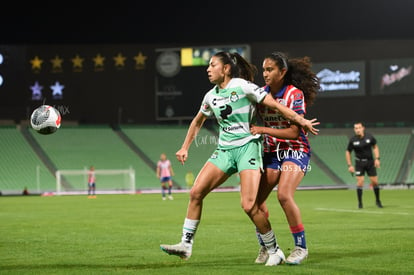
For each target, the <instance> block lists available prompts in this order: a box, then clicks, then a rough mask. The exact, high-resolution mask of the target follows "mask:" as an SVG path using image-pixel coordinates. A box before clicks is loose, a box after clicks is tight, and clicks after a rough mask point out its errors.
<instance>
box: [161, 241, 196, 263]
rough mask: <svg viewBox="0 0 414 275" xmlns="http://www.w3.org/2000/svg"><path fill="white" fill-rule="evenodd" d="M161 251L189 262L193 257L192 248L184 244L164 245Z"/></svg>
mask: <svg viewBox="0 0 414 275" xmlns="http://www.w3.org/2000/svg"><path fill="white" fill-rule="evenodd" d="M160 247H161V250H162V251H164V252H165V253H167V254H169V255H175V256H178V257H180V258H181V259H183V260H188V259H189V258H190V257H191V252H192V247H191V246H185V245H184V244H183V243H178V244H171V245H169V244H162V245H160Z"/></svg>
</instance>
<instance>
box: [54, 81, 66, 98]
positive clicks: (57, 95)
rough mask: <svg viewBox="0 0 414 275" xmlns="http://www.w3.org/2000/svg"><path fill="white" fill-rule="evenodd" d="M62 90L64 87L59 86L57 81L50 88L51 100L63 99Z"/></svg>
mask: <svg viewBox="0 0 414 275" xmlns="http://www.w3.org/2000/svg"><path fill="white" fill-rule="evenodd" d="M63 88H65V86H64V85H61V84H60V83H59V81H56V82H55V84H53V85H52V86H50V89H52V96H53V99H61V98H62V97H63V92H62V90H63Z"/></svg>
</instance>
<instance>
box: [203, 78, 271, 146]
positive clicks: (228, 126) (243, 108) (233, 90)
mask: <svg viewBox="0 0 414 275" xmlns="http://www.w3.org/2000/svg"><path fill="white" fill-rule="evenodd" d="M266 94H267V93H266V91H265V90H264V89H263V88H260V87H259V86H257V85H256V84H254V83H251V82H249V81H246V80H244V79H241V78H233V79H232V80H230V82H229V83H228V85H227V86H226V88H225V89H219V88H218V87H217V86H215V87H214V88H213V89H211V90H210V91H208V92H207V93H206V95H205V96H204V99H203V102H202V104H201V108H200V111H201V112H202V113H203V114H204V115H206V116H212V115H214V116H215V117H216V119H217V122H218V124H219V127H220V132H219V142H218V148H220V149H231V148H236V147H239V146H242V145H244V144H246V143H248V142H249V141H251V140H253V139H258V138H260V137H261V135H259V134H257V135H252V134H251V133H250V125H251V124H252V123H255V122H256V104H257V103H260V102H262V100H263V99H264V97H265V96H266Z"/></svg>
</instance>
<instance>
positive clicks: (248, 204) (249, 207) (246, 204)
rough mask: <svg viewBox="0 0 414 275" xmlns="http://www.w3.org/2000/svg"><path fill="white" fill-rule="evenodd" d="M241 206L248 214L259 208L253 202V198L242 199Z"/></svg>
mask: <svg viewBox="0 0 414 275" xmlns="http://www.w3.org/2000/svg"><path fill="white" fill-rule="evenodd" d="M241 207H242V209H243V211H244V212H245V213H246V214H248V215H249V216H251V215H253V214H255V212H258V210H259V208H258V207H257V206H256V204H255V200H244V201H242V203H241Z"/></svg>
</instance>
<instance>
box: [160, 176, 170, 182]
mask: <svg viewBox="0 0 414 275" xmlns="http://www.w3.org/2000/svg"><path fill="white" fill-rule="evenodd" d="M170 180H171V177H162V178H160V182H169V181H170Z"/></svg>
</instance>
